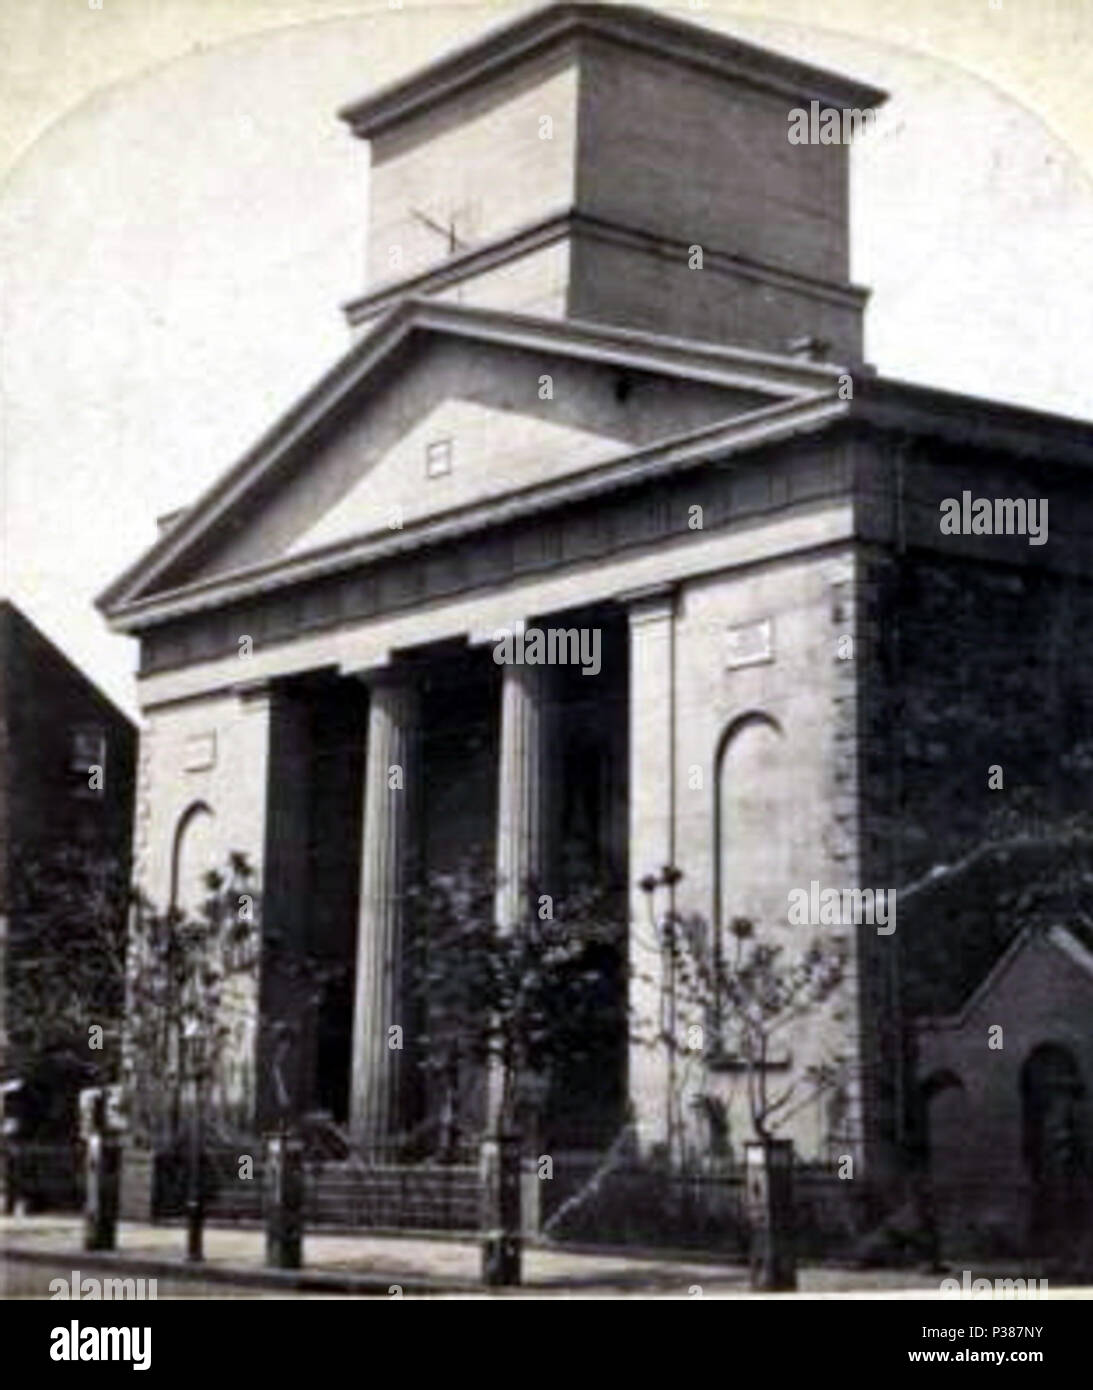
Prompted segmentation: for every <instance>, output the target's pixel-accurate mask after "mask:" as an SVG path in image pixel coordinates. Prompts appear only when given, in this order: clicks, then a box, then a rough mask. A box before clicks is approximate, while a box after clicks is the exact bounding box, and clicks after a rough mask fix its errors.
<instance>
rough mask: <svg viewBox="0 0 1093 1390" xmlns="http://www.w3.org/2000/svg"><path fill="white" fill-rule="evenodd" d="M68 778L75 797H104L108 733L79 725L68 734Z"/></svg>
mask: <svg viewBox="0 0 1093 1390" xmlns="http://www.w3.org/2000/svg"><path fill="white" fill-rule="evenodd" d="M68 747H69V753H68V775H69V779H70V781H71V783H72V791H73V795H75V796H101V795H102V793H103V790H104V788H105V787H106V730H105V729H104V728H103V727H102V725H101V724H78V725H76V727H75V728H72V729H70V730H69V741H68Z"/></svg>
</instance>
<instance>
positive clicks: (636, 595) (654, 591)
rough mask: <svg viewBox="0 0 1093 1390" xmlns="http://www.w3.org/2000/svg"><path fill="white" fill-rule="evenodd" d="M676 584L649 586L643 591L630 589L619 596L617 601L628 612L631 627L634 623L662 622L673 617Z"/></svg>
mask: <svg viewBox="0 0 1093 1390" xmlns="http://www.w3.org/2000/svg"><path fill="white" fill-rule="evenodd" d="M678 593H679V586H678V585H676V584H650V585H649V586H648V587H647V588H644V589H630V590H629V591H628V592H627V593H624V594H619V596H618V601H619V603H621V604H623V605H624V606H625V607H626V609H627V610H628V615H629V618H630V623H631V626H633V625H634V624H635V623H651V622H658V621H663V620H664V619H666V618H672V617H674V616H675V611H676V598H677V595H678Z"/></svg>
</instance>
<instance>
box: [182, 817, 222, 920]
mask: <svg viewBox="0 0 1093 1390" xmlns="http://www.w3.org/2000/svg"><path fill="white" fill-rule="evenodd" d="M213 825H214V819H213V812H212V807H210V806H209V805H208V803H207V802H205V801H195V802H193V803H192V804H191V805H189V806H187V808H186V809H185V811H183V813H182V815H181V816H179V818H178V824H177V826H176V827H175V841H174V846H173V849H172V853H171V906H172V907H173V908H175V909H176V910H177V911H179V912H181V913H184V914H185V915H187V916H193V915H196V914H199V913H200V911H201V908H202V904H203V903H204V902H205V901H206V899H207V898H208V896H209V890H208V888H207V886H206V883H205V875H206V874H207V873H208V872H209V871H210V869H215V868H216V867H217V863H216V846H215V844H214V839H213Z"/></svg>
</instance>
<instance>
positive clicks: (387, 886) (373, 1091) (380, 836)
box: [350, 673, 419, 1148]
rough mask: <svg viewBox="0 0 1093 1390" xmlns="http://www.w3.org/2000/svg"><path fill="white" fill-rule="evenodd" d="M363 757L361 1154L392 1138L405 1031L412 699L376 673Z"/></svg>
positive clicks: (357, 1031) (356, 1118)
mask: <svg viewBox="0 0 1093 1390" xmlns="http://www.w3.org/2000/svg"><path fill="white" fill-rule="evenodd" d="M370 688H371V703H370V706H369V714H368V749H367V754H366V758H365V787H364V823H363V831H362V845H361V889H360V909H359V916H358V927H357V979H356V996H355V1002H354V1009H353V1072H352V1086H351V1098H350V1126H351V1128H352V1131H353V1136H354V1139H355V1140H356V1141H357V1142H358V1143H359V1144H361V1145H363V1146H364V1147H365V1148H377V1147H380V1146H382V1145H383V1144H385V1143H386V1142H388V1141H389V1140H390V1139H391V1138H392V1137H393V1136H394V1135H395V1134H397V1133H398V1130H399V1125H400V1121H401V1119H402V1116H401V1113H400V1097H401V1090H402V1083H403V1068H402V1065H401V1063H402V1058H403V1056H404V1053H403V1052H402V1050H401V1049H400V1048H398V1047H393V1046H392V1045H391V1044H392V1042H393V1041H395V1040H401V1039H395V1038H392V1035H391V1033H390V1029H391V1028H392V1027H395V1026H398V1027H400V1028H402V1029H403V1030H404V1031H405V1030H406V1028H407V1025H408V1020H409V1014H408V1012H407V1017H406V1018H404V1017H402V1013H401V1012H400V1011H401V1010H402V1009H403V1006H404V1004H406V1003H407V1001H406V1000H405V997H404V994H403V985H404V981H403V930H402V928H403V895H404V892H405V888H406V867H407V864H406V861H407V854H408V849H409V838H410V834H411V831H412V825H411V817H412V814H413V808H412V806H411V805H410V798H411V790H412V787H413V785H414V776H415V774H416V771H417V768H416V761H417V749H416V744H417V728H418V716H419V702H418V693H417V691H416V689H415V688H414V687H413V685H411V684H410V683H409V681H408V679H407V678H406V677H405V676H403V675H401V674H399V675H396V674H394V673H390V674H388V673H384V674H383V675H382V676H380V677H379V678H377V679H375V680H374V681H370Z"/></svg>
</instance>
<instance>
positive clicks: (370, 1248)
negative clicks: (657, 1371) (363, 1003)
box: [0, 1215, 1093, 1299]
mask: <svg viewBox="0 0 1093 1390" xmlns="http://www.w3.org/2000/svg"><path fill="white" fill-rule="evenodd" d="M82 1234H83V1228H82V1222H81V1220H80V1218H79V1217H75V1216H70V1215H43V1216H24V1217H0V1297H2V1298H5V1299H12V1298H48V1297H50V1296H51V1295H50V1294H49V1281H50V1280H51V1279H55V1278H57V1277H58V1275H63V1276H64V1277H66V1278H67V1277H68V1276H69V1275H70V1274H71V1272H72V1271H73V1270H79V1271H81V1273H82V1274H85V1275H86V1274H96V1275H98V1276H99V1277H102V1276H103V1273H104V1271H105V1273H106V1274H107V1275H111V1276H114V1277H119V1276H126V1275H127V1276H129V1277H139V1276H143V1277H145V1278H155V1279H157V1281H158V1285H157V1293H158V1297H160V1298H216V1299H222V1298H301V1297H303V1298H323V1297H328V1298H329V1297H341V1298H344V1297H353V1296H362V1295H372V1296H378V1297H386V1298H391V1297H400V1296H401V1297H405V1298H411V1297H422V1296H424V1297H434V1298H435V1297H449V1298H451V1297H464V1298H465V1297H497V1296H499V1294H500V1296H502V1297H534V1298H540V1297H552V1298H557V1297H563V1298H564V1297H568V1298H574V1297H576V1298H598V1297H600V1298H602V1297H607V1298H620V1297H621V1298H627V1297H640V1298H725V1297H737V1298H740V1297H744V1298H751V1297H756V1295H754V1294H752V1293H751V1292H750V1290H749V1288H748V1279H747V1271H746V1269H745V1268H744V1267H743V1266H742V1265H740V1264H734V1263H729V1262H724V1263H722V1262H718V1261H716V1259H714V1258H711V1257H708V1256H705V1255H694V1256H691V1255H686V1256H679V1255H665V1256H661V1255H656V1254H652V1253H650V1252H639V1253H629V1252H621V1251H617V1250H611V1251H598V1252H588V1251H585V1250H573V1249H568V1248H566V1247H561V1246H550V1247H544V1246H528V1247H525V1252H524V1282H523V1285H522V1286H521V1288H520V1289H518V1290H506V1291H489V1292H488V1293H487V1291H486V1290H485V1289H483V1288H482V1286H481V1285H480V1283H479V1250H478V1246H477V1244H476V1243H475V1242H474V1241H471V1240H466V1239H449V1238H446V1237H428V1236H406V1235H388V1234H376V1233H374V1232H360V1233H354V1234H348V1233H341V1232H338V1233H334V1232H322V1233H312V1234H308V1235H307V1236H305V1238H304V1255H303V1258H304V1268H303V1269H302V1270H300V1271H281V1270H269V1269H266V1267H265V1265H264V1257H265V1237H264V1233H263V1232H262V1231H261V1230H258V1229H254V1228H249V1229H248V1228H239V1227H235V1226H232V1227H225V1226H208V1227H206V1230H205V1252H204V1253H205V1260H204V1262H203V1263H202V1264H201V1265H199V1266H194V1265H187V1263H186V1260H185V1246H186V1233H185V1230H184V1229H183V1228H182V1227H181V1226H180V1225H177V1224H171V1225H155V1226H153V1225H139V1224H134V1223H124V1222H123V1223H122V1224H121V1226H120V1229H119V1237H118V1249H117V1251H116V1252H110V1253H99V1254H95V1255H92V1254H89V1253H85V1252H84V1251H83V1250H82V1248H81V1247H82ZM956 1273H957V1275H958V1277H959V1274H960V1271H956ZM943 1277H944V1276H943V1275H939V1274H927V1273H924V1272H923V1271H921V1270H917V1271H916V1270H913V1269H912V1270H851V1269H840V1268H834V1267H828V1266H822V1267H821V1266H814V1265H812V1266H805V1267H803V1268H802V1269H801V1270H800V1271H799V1293H798V1294H797V1295H796V1297H802V1296H803V1297H811V1298H816V1297H821V1298H822V1297H845V1296H846V1295H855V1294H856V1295H858V1296H859V1297H860V1296H865V1297H873V1298H876V1297H881V1298H904V1299H905V1298H914V1299H921V1298H932V1299H936V1298H938V1297H939V1296H940V1293H939V1287H940V1280H941V1278H943ZM1067 1292H1070V1293H1071V1296H1078V1297H1088V1296H1090V1295H1091V1294H1093V1289H1082V1290H1073V1291H1065V1290H1063V1289H1059V1290H1058V1292H1057V1293H1056V1292H1055V1291H1054V1290H1052V1293H1053V1295H1054V1296H1056V1297H1057V1296H1060V1295H1062V1296H1066V1294H1067ZM775 1297H780V1298H785V1297H786V1295H784V1294H783V1295H775Z"/></svg>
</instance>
